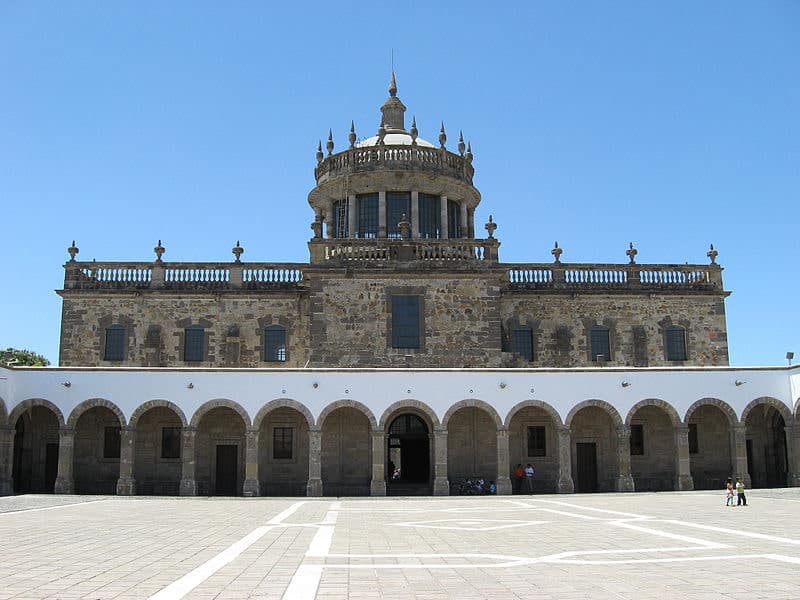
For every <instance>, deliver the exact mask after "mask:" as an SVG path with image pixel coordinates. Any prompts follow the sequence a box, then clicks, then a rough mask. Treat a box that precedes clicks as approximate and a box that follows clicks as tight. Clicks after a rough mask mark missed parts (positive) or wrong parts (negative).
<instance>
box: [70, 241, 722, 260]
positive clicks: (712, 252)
mask: <svg viewBox="0 0 800 600" xmlns="http://www.w3.org/2000/svg"><path fill="white" fill-rule="evenodd" d="M72 243H73V244H74V243H75V242H72ZM706 256H707V257H708V258H710V259H711V264H712V265H715V264H717V256H719V252H717V251H716V250H714V244H711V248H709V250H708V252H706Z"/></svg>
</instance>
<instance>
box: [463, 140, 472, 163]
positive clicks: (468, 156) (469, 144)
mask: <svg viewBox="0 0 800 600" xmlns="http://www.w3.org/2000/svg"><path fill="white" fill-rule="evenodd" d="M464 158H466V159H467V162H472V142H467V153H466V154H465V155H464Z"/></svg>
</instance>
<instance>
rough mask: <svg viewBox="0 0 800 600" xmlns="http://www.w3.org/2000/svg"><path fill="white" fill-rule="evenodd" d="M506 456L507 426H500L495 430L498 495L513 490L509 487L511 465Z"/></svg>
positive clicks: (510, 492)
mask: <svg viewBox="0 0 800 600" xmlns="http://www.w3.org/2000/svg"><path fill="white" fill-rule="evenodd" d="M509 462H510V459H509V456H508V428H507V427H501V428H500V429H498V430H497V477H496V478H495V485H496V486H497V495H498V496H510V495H511V494H512V492H513V491H514V490H513V488H512V487H511V476H510V473H511V465H510V464H509Z"/></svg>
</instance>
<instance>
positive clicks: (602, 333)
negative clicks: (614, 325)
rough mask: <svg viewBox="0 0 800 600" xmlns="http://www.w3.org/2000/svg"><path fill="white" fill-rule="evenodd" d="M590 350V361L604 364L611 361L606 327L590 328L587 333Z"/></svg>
mask: <svg viewBox="0 0 800 600" xmlns="http://www.w3.org/2000/svg"><path fill="white" fill-rule="evenodd" d="M589 337H590V343H591V348H592V361H595V362H604V361H607V360H611V344H610V343H609V336H608V327H600V326H597V327H592V330H591V331H590V332H589Z"/></svg>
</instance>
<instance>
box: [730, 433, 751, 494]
mask: <svg viewBox="0 0 800 600" xmlns="http://www.w3.org/2000/svg"><path fill="white" fill-rule="evenodd" d="M746 435H747V426H746V425H745V424H744V423H737V424H736V425H734V426H733V427H731V469H732V470H733V473H732V474H731V475H732V476H733V477H734V478H736V477H741V478H742V481H743V482H744V484H745V485H746V486H747V487H748V488H749V487H750V473H748V472H747V442H746V441H745V437H746Z"/></svg>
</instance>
